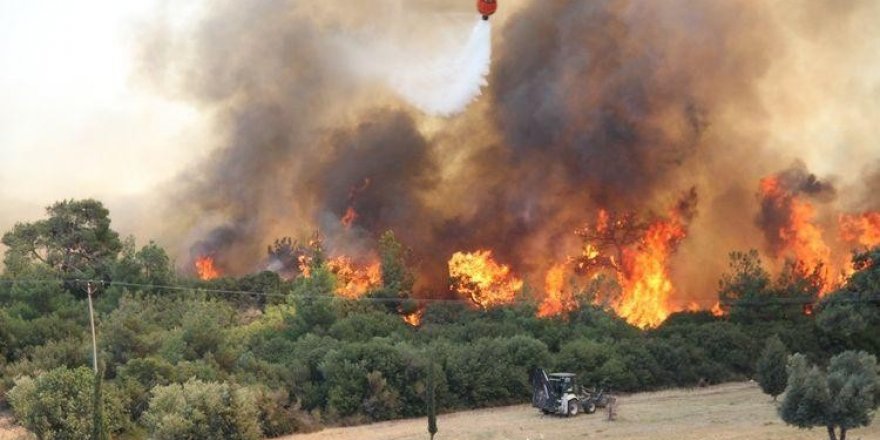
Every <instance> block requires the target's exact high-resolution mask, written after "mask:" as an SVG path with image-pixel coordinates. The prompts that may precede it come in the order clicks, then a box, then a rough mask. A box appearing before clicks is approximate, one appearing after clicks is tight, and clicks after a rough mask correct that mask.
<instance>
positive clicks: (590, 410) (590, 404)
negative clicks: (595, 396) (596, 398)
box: [584, 402, 596, 414]
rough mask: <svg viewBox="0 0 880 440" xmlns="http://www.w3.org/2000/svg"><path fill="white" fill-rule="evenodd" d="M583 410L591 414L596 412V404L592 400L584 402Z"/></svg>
mask: <svg viewBox="0 0 880 440" xmlns="http://www.w3.org/2000/svg"><path fill="white" fill-rule="evenodd" d="M584 412H585V413H587V414H592V413H594V412H596V404H595V403H593V402H587V403H585V404H584Z"/></svg>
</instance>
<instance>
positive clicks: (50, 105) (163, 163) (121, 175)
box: [0, 0, 205, 230]
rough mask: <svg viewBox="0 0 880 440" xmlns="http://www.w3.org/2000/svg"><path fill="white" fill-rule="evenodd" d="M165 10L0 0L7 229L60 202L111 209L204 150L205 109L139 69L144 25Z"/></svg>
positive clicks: (141, 3)
mask: <svg viewBox="0 0 880 440" xmlns="http://www.w3.org/2000/svg"><path fill="white" fill-rule="evenodd" d="M160 6H161V5H160V1H159V0H125V1H113V0H79V1H69V0H35V1H17V0H0V66H2V68H0V102H2V106H0V229H3V230H5V229H6V228H7V227H8V226H9V223H10V222H11V221H14V220H23V219H22V218H21V215H22V214H23V213H28V214H29V215H34V214H36V215H39V213H40V209H41V208H42V207H43V206H45V205H47V204H49V203H51V202H52V201H54V200H58V199H61V198H71V197H99V198H103V199H107V200H108V202H109V204H111V205H112V199H113V198H114V197H124V196H132V195H135V194H141V193H144V192H145V191H149V190H150V189H151V188H153V187H155V186H156V185H157V184H158V183H161V182H163V181H167V180H168V179H169V178H171V177H172V176H174V175H175V174H176V173H178V172H179V170H180V169H181V168H182V167H185V166H187V164H189V163H191V162H192V161H193V160H195V159H196V158H198V157H199V156H200V155H202V154H204V152H203V151H201V150H200V148H199V147H198V146H199V145H204V142H200V141H199V140H200V139H201V138H202V136H203V133H204V132H205V130H204V129H203V127H204V121H203V120H202V119H201V117H200V116H199V113H198V112H197V111H195V110H194V109H192V108H189V107H188V106H187V105H185V104H183V103H180V102H172V101H169V100H166V99H164V98H162V97H161V96H159V95H158V94H156V93H153V92H152V91H151V90H150V89H149V88H147V87H144V86H143V85H142V84H139V83H138V82H137V81H136V80H135V79H134V78H136V76H135V75H132V73H133V69H134V67H135V66H136V58H135V57H136V50H135V46H134V43H135V36H136V33H137V29H138V24H139V23H140V22H142V21H143V20H145V19H146V17H148V16H150V15H151V14H153V13H154V12H155V11H156V10H157V9H159V8H160ZM31 213H32V214H31Z"/></svg>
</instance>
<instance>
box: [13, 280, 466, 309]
mask: <svg viewBox="0 0 880 440" xmlns="http://www.w3.org/2000/svg"><path fill="white" fill-rule="evenodd" d="M70 281H74V282H78V283H94V284H99V285H104V286H120V287H141V288H154V289H162V290H175V291H196V292H203V293H217V294H225V295H240V296H262V297H275V298H287V297H288V296H290V294H286V293H282V292H273V291H256V290H231V289H211V288H203V287H198V286H175V285H169V284H146V283H128V282H123V281H103V280H88V279H78V278H77V279H72V280H70ZM18 282H23V283H34V284H60V283H61V282H62V281H61V280H42V279H27V278H12V279H0V283H5V284H13V283H18ZM296 297H297V298H304V299H333V300H348V301H365V302H382V303H387V302H400V301H408V300H411V301H416V302H420V303H427V302H434V303H437V302H446V303H470V301H468V300H466V299H456V298H397V297H367V296H362V297H347V296H339V295H329V296H328V295H296Z"/></svg>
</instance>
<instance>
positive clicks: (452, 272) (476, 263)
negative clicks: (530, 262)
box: [448, 250, 523, 309]
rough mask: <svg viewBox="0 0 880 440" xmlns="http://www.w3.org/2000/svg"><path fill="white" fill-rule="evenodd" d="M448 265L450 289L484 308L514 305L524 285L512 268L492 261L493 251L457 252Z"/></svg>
mask: <svg viewBox="0 0 880 440" xmlns="http://www.w3.org/2000/svg"><path fill="white" fill-rule="evenodd" d="M448 264H449V277H450V278H451V279H452V285H451V286H450V289H451V290H453V291H454V292H457V293H458V294H459V295H461V296H463V297H466V298H469V299H470V300H471V301H473V302H474V304H476V305H478V306H480V307H482V308H483V309H486V308H488V307H491V306H495V305H500V304H509V303H511V302H513V300H514V297H515V296H516V294H517V292H519V291H520V289H522V286H523V282H522V280H520V279H518V278H517V277H516V276H514V275H513V274H512V273H511V270H510V268H509V267H507V266H506V265H503V264H498V263H496V262H495V261H494V260H493V259H492V251H488V250H479V251H476V252H456V253H455V254H453V255H452V258H450V259H449V263H448Z"/></svg>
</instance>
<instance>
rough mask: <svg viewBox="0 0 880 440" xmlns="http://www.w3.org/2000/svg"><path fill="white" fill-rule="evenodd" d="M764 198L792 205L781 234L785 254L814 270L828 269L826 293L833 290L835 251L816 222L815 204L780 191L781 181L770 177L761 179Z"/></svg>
mask: <svg viewBox="0 0 880 440" xmlns="http://www.w3.org/2000/svg"><path fill="white" fill-rule="evenodd" d="M760 190H761V197H762V198H763V199H765V200H768V201H770V202H772V203H773V204H775V205H777V206H783V205H785V204H789V210H788V212H789V215H788V219H787V221H786V223H785V224H784V225H783V226H781V227H780V228H779V231H778V232H777V234H778V236H779V239H780V242H781V243H782V246H783V248H782V250H781V251H782V252H783V253H785V254H788V255H790V256H791V257H793V258H794V259H795V260H797V261H799V262H803V263H805V264H807V265H810V266H812V267H818V266H819V265H823V266H825V268H826V269H825V270H824V271H823V273H822V274H821V278H822V279H821V281H822V289H821V290H822V293H825V292H827V290H829V289H831V288H832V286H833V284H834V282H833V280H831V278H830V276H829V271H828V269H827V268H828V266H829V264H830V263H831V248H830V247H829V246H828V245H827V244H826V243H825V240H824V238H823V237H822V230H821V229H820V228H819V227H818V226H817V225H816V224H815V223H814V219H815V217H816V209H815V208H814V207H813V205H812V204H810V203H809V202H807V201H805V200H803V199H802V198H800V197H798V196H797V195H796V194H790V193H787V192H786V191H784V190H783V189H782V188H780V185H779V179H778V178H777V177H776V176H769V177H765V178H763V179H761V182H760Z"/></svg>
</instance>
